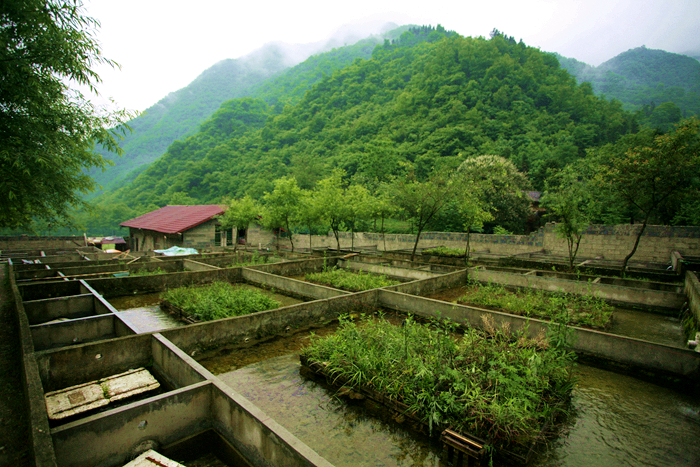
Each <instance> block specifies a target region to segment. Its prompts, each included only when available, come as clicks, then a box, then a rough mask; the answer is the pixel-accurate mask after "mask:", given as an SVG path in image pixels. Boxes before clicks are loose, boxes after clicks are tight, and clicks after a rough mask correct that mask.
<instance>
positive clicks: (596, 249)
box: [544, 223, 700, 263]
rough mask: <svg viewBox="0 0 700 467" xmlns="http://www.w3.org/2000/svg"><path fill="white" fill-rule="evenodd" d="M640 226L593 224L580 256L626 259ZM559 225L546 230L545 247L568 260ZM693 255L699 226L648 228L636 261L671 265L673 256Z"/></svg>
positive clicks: (697, 247)
mask: <svg viewBox="0 0 700 467" xmlns="http://www.w3.org/2000/svg"><path fill="white" fill-rule="evenodd" d="M641 227H642V226H641V225H640V224H635V225H590V226H589V227H588V229H586V231H585V232H584V234H583V238H582V239H581V245H580V247H579V251H578V257H581V258H596V257H601V258H603V259H609V260H618V261H619V260H623V259H624V258H625V256H627V255H628V254H629V253H630V251H632V247H633V246H634V241H635V239H636V236H637V233H638V232H639V230H640V229H641ZM555 229H556V225H555V224H553V223H549V224H547V225H546V226H545V227H544V247H545V249H546V250H547V251H548V252H550V253H551V254H554V255H557V256H565V257H568V255H569V251H568V248H567V245H566V240H565V239H562V238H559V236H558V235H557V233H556V230H555ZM674 251H678V252H680V253H681V255H688V256H694V255H696V254H697V253H698V252H700V227H679V226H668V225H648V226H647V228H646V229H645V231H644V234H643V235H642V238H641V239H640V241H639V246H638V247H637V251H636V253H635V255H634V256H633V257H632V258H633V259H634V260H635V261H648V262H653V263H670V262H671V255H672V253H673V252H674Z"/></svg>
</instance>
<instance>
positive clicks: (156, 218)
mask: <svg viewBox="0 0 700 467" xmlns="http://www.w3.org/2000/svg"><path fill="white" fill-rule="evenodd" d="M223 213H224V209H223V208H222V207H221V206H218V205H216V204H200V205H196V206H165V207H163V208H160V209H157V210H155V211H151V212H149V213H146V214H144V215H142V216H139V217H137V218H135V219H131V220H128V221H126V222H122V223H121V224H119V225H121V226H122V227H131V228H134V229H144V230H154V231H156V232H162V233H166V234H172V233H182V232H184V231H185V230H189V229H191V228H193V227H197V226H198V225H199V224H203V223H204V222H206V221H208V220H210V219H212V218H213V217H214V216H218V215H221V214H223Z"/></svg>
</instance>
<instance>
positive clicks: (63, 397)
mask: <svg viewBox="0 0 700 467" xmlns="http://www.w3.org/2000/svg"><path fill="white" fill-rule="evenodd" d="M158 387H160V383H159V382H158V381H157V380H156V379H155V378H154V377H153V375H151V373H149V372H148V370H146V369H145V368H138V369H136V370H129V371H127V372H125V373H120V374H118V375H114V376H110V377H108V378H104V379H100V380H97V381H91V382H89V383H84V384H79V385H77V386H71V387H69V388H65V389H61V390H60V391H52V392H47V393H46V395H45V399H46V409H47V411H48V413H49V418H50V419H51V420H60V419H62V418H66V417H69V416H71V415H76V414H79V413H83V412H87V411H88V410H92V409H96V408H99V407H103V406H105V405H107V404H109V403H110V402H115V401H118V400H122V399H126V398H127V397H132V396H135V395H137V394H141V393H144V392H148V391H152V390H154V389H157V388H158Z"/></svg>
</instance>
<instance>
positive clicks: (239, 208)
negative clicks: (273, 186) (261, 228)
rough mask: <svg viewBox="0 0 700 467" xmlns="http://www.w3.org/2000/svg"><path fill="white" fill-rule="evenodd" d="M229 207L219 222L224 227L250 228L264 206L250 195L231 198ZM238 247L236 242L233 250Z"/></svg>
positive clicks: (228, 202) (228, 203) (227, 203)
mask: <svg viewBox="0 0 700 467" xmlns="http://www.w3.org/2000/svg"><path fill="white" fill-rule="evenodd" d="M226 205H227V208H226V211H224V213H223V214H222V215H221V216H219V218H218V219H219V223H220V224H221V227H223V228H224V229H230V228H235V229H236V230H238V231H240V230H244V229H245V230H248V226H249V225H250V224H251V222H253V221H255V220H257V219H258V217H259V216H260V214H261V213H262V206H261V205H260V203H258V202H257V201H256V200H254V199H253V198H251V197H250V196H245V197H243V198H241V199H231V200H228V201H227V202H226ZM237 248H238V242H237V241H236V242H234V246H233V251H236V249H237Z"/></svg>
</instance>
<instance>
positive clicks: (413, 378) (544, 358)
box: [302, 317, 575, 451]
mask: <svg viewBox="0 0 700 467" xmlns="http://www.w3.org/2000/svg"><path fill="white" fill-rule="evenodd" d="M484 320H485V324H484V330H479V329H475V328H467V329H465V330H464V332H463V334H462V335H461V336H458V335H456V334H455V332H454V331H455V328H454V325H451V324H449V323H438V322H434V323H433V324H431V325H425V324H420V323H417V322H415V321H414V320H413V319H411V318H410V317H409V318H407V319H406V320H405V321H404V323H403V325H402V326H396V325H393V324H391V323H390V322H388V321H386V320H384V319H382V318H381V317H380V318H372V319H369V320H367V321H365V322H363V323H358V322H355V321H353V320H351V319H345V318H344V319H341V320H340V326H339V328H338V330H337V332H336V333H335V334H333V335H331V336H327V337H324V338H313V339H312V342H311V344H310V345H309V346H308V347H306V348H304V349H303V350H302V355H303V356H305V357H307V358H308V359H309V360H310V361H314V362H320V363H321V364H322V365H324V366H325V371H326V374H328V375H329V376H330V378H331V380H333V379H334V378H338V377H340V378H339V379H341V380H344V381H346V382H345V384H350V385H352V386H353V387H356V388H367V389H370V390H372V391H377V392H379V393H381V394H383V395H384V396H386V397H389V398H390V399H391V400H395V401H398V402H401V403H403V404H405V405H406V406H408V409H407V412H408V414H410V415H412V416H414V417H418V418H420V419H421V420H422V421H423V422H425V423H426V424H427V425H428V427H429V429H430V430H431V432H433V433H435V430H436V428H437V429H440V430H441V429H442V428H447V427H449V428H452V429H454V430H456V431H459V432H462V433H471V434H472V435H475V436H477V437H480V438H482V439H485V440H487V442H488V444H489V447H491V448H495V449H502V448H507V449H512V448H514V447H516V448H517V447H518V446H520V447H524V448H523V449H527V448H529V445H530V444H531V443H532V442H533V441H534V440H535V439H537V438H538V435H539V434H540V432H541V430H542V427H543V425H544V424H546V423H547V421H548V420H551V419H552V418H553V417H554V416H555V415H556V413H557V412H558V411H559V410H561V409H562V407H563V406H564V405H565V403H566V402H567V401H568V400H569V398H570V394H571V390H572V389H573V386H574V380H573V378H572V368H573V361H574V358H575V356H574V354H573V353H571V352H569V351H567V350H566V345H567V344H566V342H565V339H561V338H556V339H552V340H551V341H550V340H549V339H547V338H546V336H539V337H538V338H535V339H531V338H527V337H526V336H525V334H524V333H512V332H510V331H509V330H508V329H507V328H497V327H496V326H494V325H493V324H492V323H490V322H489V321H488V319H487V318H484ZM561 336H562V335H561V334H559V335H558V337H561ZM517 450H518V449H516V451H517Z"/></svg>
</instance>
